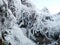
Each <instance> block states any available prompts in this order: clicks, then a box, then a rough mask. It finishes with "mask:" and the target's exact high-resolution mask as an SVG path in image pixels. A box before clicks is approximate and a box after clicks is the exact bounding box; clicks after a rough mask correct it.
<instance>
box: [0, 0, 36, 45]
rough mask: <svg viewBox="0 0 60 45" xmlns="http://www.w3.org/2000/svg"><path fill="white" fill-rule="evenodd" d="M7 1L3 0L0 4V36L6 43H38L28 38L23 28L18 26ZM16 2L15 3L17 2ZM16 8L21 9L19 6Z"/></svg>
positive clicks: (15, 44)
mask: <svg viewBox="0 0 60 45" xmlns="http://www.w3.org/2000/svg"><path fill="white" fill-rule="evenodd" d="M8 1H9V0H8ZM8 1H6V2H8ZM10 1H11V0H10ZM13 1H16V2H20V0H19V1H17V0H13ZM6 2H5V1H4V0H1V6H0V7H1V8H0V37H1V38H2V39H3V41H4V42H5V45H36V44H35V43H34V42H33V41H31V40H30V39H28V38H27V37H26V36H25V35H24V34H23V32H22V30H21V28H19V27H18V25H17V19H16V17H15V16H14V14H13V12H12V11H11V9H10V8H9V7H8V3H6ZM16 2H15V3H14V4H17V3H16ZM4 4H6V5H4ZM18 4H19V3H18ZM16 6H17V5H16ZM3 8H4V9H3ZM16 9H19V7H18V8H17V7H16ZM16 14H17V13H16ZM1 45H2V44H1ZM3 45H4V44H3Z"/></svg>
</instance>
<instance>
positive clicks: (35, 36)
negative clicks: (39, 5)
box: [0, 0, 60, 45]
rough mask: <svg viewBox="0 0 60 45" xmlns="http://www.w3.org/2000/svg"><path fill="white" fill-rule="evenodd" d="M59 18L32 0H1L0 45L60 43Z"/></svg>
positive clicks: (59, 15)
mask: <svg viewBox="0 0 60 45" xmlns="http://www.w3.org/2000/svg"><path fill="white" fill-rule="evenodd" d="M59 19H60V13H57V14H54V15H52V14H50V12H49V10H48V9H47V8H44V9H42V10H40V11H39V12H37V10H35V8H34V7H33V5H32V3H31V2H30V0H0V41H1V39H2V44H0V45H57V44H58V45H59V43H60V42H59V41H60V40H59V39H60V36H59V35H60V24H59V23H60V20H59Z"/></svg>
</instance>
